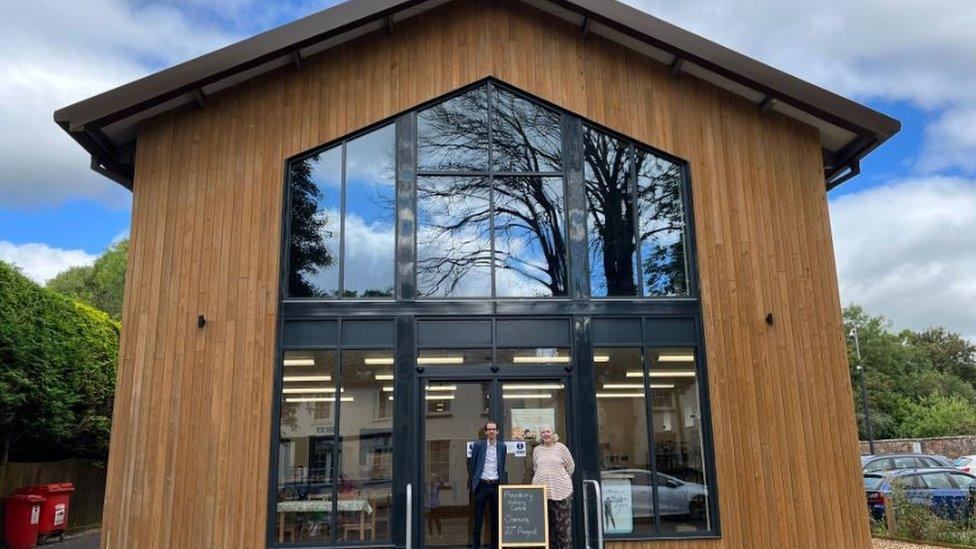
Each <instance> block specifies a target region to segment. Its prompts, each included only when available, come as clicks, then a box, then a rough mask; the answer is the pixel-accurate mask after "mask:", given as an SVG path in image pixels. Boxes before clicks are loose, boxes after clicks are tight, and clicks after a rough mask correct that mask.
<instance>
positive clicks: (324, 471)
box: [275, 351, 336, 542]
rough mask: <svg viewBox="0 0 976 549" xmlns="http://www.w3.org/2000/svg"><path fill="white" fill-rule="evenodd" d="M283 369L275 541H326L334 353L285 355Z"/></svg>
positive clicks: (329, 524)
mask: <svg viewBox="0 0 976 549" xmlns="http://www.w3.org/2000/svg"><path fill="white" fill-rule="evenodd" d="M283 369H284V376H283V377H282V383H281V386H282V389H281V391H282V394H281V424H280V427H281V438H280V439H279V441H278V502H277V516H276V520H275V529H276V533H275V539H277V540H278V541H279V542H313V541H330V540H331V536H332V522H333V521H332V486H333V483H332V479H333V478H334V476H335V468H334V464H333V449H334V445H335V437H334V417H335V396H336V387H335V354H334V353H333V352H331V351H326V352H297V351H296V352H291V351H287V352H285V357H284V365H283Z"/></svg>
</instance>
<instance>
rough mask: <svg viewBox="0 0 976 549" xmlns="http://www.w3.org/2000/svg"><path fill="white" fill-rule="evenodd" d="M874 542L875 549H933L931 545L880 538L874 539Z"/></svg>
mask: <svg viewBox="0 0 976 549" xmlns="http://www.w3.org/2000/svg"><path fill="white" fill-rule="evenodd" d="M873 540H874V549H932V546H931V545H919V544H917V543H905V542H903V541H893V540H888V539H878V538H873Z"/></svg>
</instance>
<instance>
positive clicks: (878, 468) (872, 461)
mask: <svg viewBox="0 0 976 549" xmlns="http://www.w3.org/2000/svg"><path fill="white" fill-rule="evenodd" d="M935 468H955V465H953V464H952V462H951V461H949V460H948V459H947V458H946V457H945V456H936V455H930V454H880V455H868V456H861V471H862V472H864V473H884V472H885V471H897V470H901V469H935Z"/></svg>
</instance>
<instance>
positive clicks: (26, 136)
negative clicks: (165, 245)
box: [0, 0, 237, 207]
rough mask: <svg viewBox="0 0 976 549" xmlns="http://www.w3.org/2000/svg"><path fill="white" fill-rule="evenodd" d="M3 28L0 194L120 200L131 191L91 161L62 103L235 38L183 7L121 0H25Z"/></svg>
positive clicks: (19, 199)
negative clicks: (59, 114) (61, 112)
mask: <svg viewBox="0 0 976 549" xmlns="http://www.w3.org/2000/svg"><path fill="white" fill-rule="evenodd" d="M0 36H2V37H3V38H2V39H0V120H2V122H3V128H4V131H3V132H2V133H0V165H2V166H3V171H2V173H0V203H3V204H4V205H5V206H29V205H37V204H57V203H59V202H61V201H63V200H65V199H67V198H75V197H88V198H95V199H98V200H101V201H103V202H105V203H107V204H109V205H112V206H116V207H121V206H124V205H125V204H127V202H128V200H129V197H128V193H127V191H125V190H124V189H122V188H121V187H120V186H118V185H116V184H114V183H112V182H110V181H108V180H107V179H105V178H103V177H101V176H98V175H96V174H94V173H93V172H91V171H90V170H89V169H88V160H87V158H86V155H85V152H84V151H83V150H82V149H81V147H79V146H78V145H77V144H76V143H74V141H72V140H71V138H70V137H68V135H67V134H65V133H64V132H63V131H62V130H61V129H60V128H58V127H57V126H56V125H55V124H54V121H53V119H52V115H53V113H54V111H55V110H56V109H58V108H60V107H63V106H66V105H68V104H70V103H73V102H75V101H78V100H81V99H84V98H86V97H89V96H92V95H95V94H97V93H100V92H103V91H106V90H109V89H111V88H114V87H116V86H119V85H121V84H124V83H126V82H128V81H130V80H134V79H136V78H139V77H141V76H144V75H146V74H148V73H150V72H152V71H154V70H157V69H160V68H163V67H165V66H169V65H172V64H175V63H176V62H178V61H182V60H185V59H187V58H190V57H193V56H195V55H199V54H201V53H206V52H207V51H210V50H213V49H216V48H218V47H220V46H222V45H225V44H227V43H230V42H232V41H233V40H234V39H236V38H237V37H235V36H231V35H229V34H227V33H224V32H222V31H220V30H219V29H215V28H213V27H211V26H208V25H204V24H195V23H192V22H190V21H188V19H187V18H186V17H185V16H184V14H183V13H182V12H181V11H180V10H178V9H176V8H173V7H165V6H159V5H154V4H153V5H142V6H134V5H130V4H129V3H127V2H125V1H123V0H86V1H85V2H60V1H57V0H40V1H36V2H21V3H19V4H17V6H16V8H13V7H12V8H11V9H9V10H5V12H4V17H2V18H0Z"/></svg>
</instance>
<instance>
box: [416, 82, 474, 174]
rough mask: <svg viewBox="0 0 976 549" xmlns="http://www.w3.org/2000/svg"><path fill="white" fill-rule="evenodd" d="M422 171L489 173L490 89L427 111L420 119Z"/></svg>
mask: <svg viewBox="0 0 976 549" xmlns="http://www.w3.org/2000/svg"><path fill="white" fill-rule="evenodd" d="M418 125H419V128H418V132H417V133H418V135H417V138H418V139H417V140H418V143H417V145H418V152H417V156H418V161H417V164H418V167H419V168H420V169H422V170H449V171H485V170H486V169H487V168H488V88H487V86H482V87H479V88H477V89H474V90H472V91H470V92H467V93H465V94H463V95H459V96H457V97H453V98H451V99H448V100H447V101H444V102H441V103H438V104H436V105H434V106H432V107H429V108H427V109H424V110H423V111H421V112H420V114H419V115H418Z"/></svg>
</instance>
